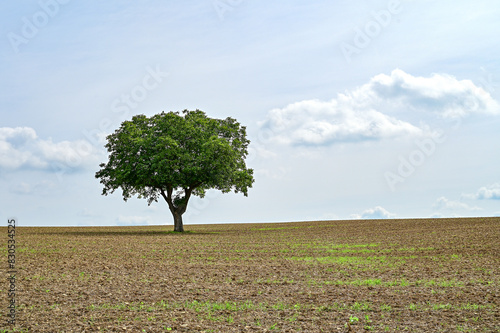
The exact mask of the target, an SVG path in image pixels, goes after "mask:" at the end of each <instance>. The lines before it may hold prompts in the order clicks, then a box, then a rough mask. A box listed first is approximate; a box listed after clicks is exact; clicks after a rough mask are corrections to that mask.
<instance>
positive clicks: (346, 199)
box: [0, 0, 500, 226]
mask: <svg viewBox="0 0 500 333" xmlns="http://www.w3.org/2000/svg"><path fill="white" fill-rule="evenodd" d="M0 9H1V10H0V36H1V37H2V38H0V58H1V61H0V70H1V73H2V75H1V77H0V88H1V92H2V93H1V94H0V110H1V112H2V117H1V123H0V184H1V186H0V202H1V203H2V204H1V205H0V218H1V219H3V220H5V221H6V220H7V218H10V217H16V218H17V219H18V221H19V224H20V225H33V226H35V225H36V226H49V225H53V226H64V225H68V226H78V225H95V226H100V225H144V224H166V225H172V224H173V221H172V217H171V214H170V212H169V210H168V207H167V205H166V203H165V202H161V201H159V202H158V203H153V204H152V205H151V206H148V205H147V202H146V201H145V200H140V199H137V198H132V199H130V200H129V201H128V202H124V201H123V200H122V198H121V193H119V192H116V193H115V194H113V195H111V196H107V197H105V196H102V195H101V190H102V187H101V185H100V184H99V181H98V180H96V179H95V178H94V174H95V172H96V171H97V170H98V169H99V167H98V165H99V163H101V162H105V161H106V151H105V150H104V147H103V146H104V143H105V141H104V138H105V136H106V135H107V134H109V133H111V132H112V131H113V130H114V129H116V128H117V127H118V126H119V125H120V123H121V122H122V121H124V120H127V119H130V118H131V117H132V116H133V115H135V114H146V115H148V116H150V115H153V114H156V113H159V112H161V111H177V110H183V109H196V108H198V109H201V110H203V111H205V112H206V113H207V114H208V115H209V116H211V117H217V118H225V117H227V116H231V117H234V118H236V119H238V120H239V121H240V122H241V123H242V124H243V125H245V126H247V132H248V135H249V138H250V140H251V142H252V143H251V146H250V155H249V156H248V159H247V161H248V163H247V164H248V165H249V167H252V168H254V170H255V180H256V181H255V184H254V186H253V188H252V189H250V191H249V196H248V197H244V196H243V195H241V194H240V195H236V194H220V193H219V192H215V191H213V192H210V193H209V194H208V195H207V197H206V198H204V199H198V198H194V199H192V201H191V202H190V204H189V207H188V210H187V212H186V214H185V215H184V222H185V224H186V225H189V224H195V223H226V222H278V221H302V220H318V219H322V220H325V219H358V218H410V217H422V218H426V217H450V216H500V173H499V171H498V170H499V165H500V140H499V139H500V137H499V131H498V129H499V128H500V59H499V57H498V54H500V37H499V36H498V31H500V21H499V20H498V17H500V5H499V4H498V1H494V0H491V1H488V0H482V1H476V2H473V3H472V2H470V1H447V0H443V1H425V0H419V1H416V0H415V1H410V0H400V1H397V0H391V1H307V2H306V1H294V0H287V1H273V2H269V1H248V0H203V1H192V0H191V1H182V2H181V1H154V0H150V1H141V2H137V1H106V2H97V1H86V2H81V1H75V0H72V1H70V0H40V1H22V2H21V1H15V2H3V3H2V4H1V5H0Z"/></svg>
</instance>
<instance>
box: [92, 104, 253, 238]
mask: <svg viewBox="0 0 500 333" xmlns="http://www.w3.org/2000/svg"><path fill="white" fill-rule="evenodd" d="M107 140H108V143H107V144H106V148H107V150H108V152H109V161H108V163H101V164H100V165H99V166H100V167H101V170H99V171H98V172H96V174H95V177H96V178H100V182H101V183H102V184H103V185H104V189H103V191H102V194H103V195H108V194H111V193H113V192H114V191H115V190H116V189H118V188H120V187H121V189H122V191H123V200H125V201H127V199H129V198H131V197H132V196H134V195H136V194H137V195H138V197H139V198H144V199H147V200H148V205H151V203H152V202H153V201H155V202H157V201H158V198H159V197H160V196H162V197H163V198H164V199H165V201H166V202H167V204H168V207H169V209H170V211H171V212H172V215H173V217H174V231H178V232H182V231H184V227H183V224H182V214H184V212H185V211H186V208H187V205H188V202H189V198H190V197H191V195H197V196H199V197H201V198H203V197H204V196H205V193H206V191H207V190H208V189H217V190H220V191H222V192H223V193H227V192H230V191H231V190H233V191H234V192H235V193H238V192H243V194H244V195H245V196H247V195H248V188H249V187H252V183H253V182H254V179H253V170H252V169H247V167H246V164H245V157H246V156H247V154H248V151H247V146H248V144H249V143H250V141H249V140H247V138H246V128H245V127H244V126H240V124H239V123H238V122H237V121H236V120H235V119H233V118H230V117H228V118H226V119H213V118H209V117H207V115H206V114H205V113H204V112H203V111H200V110H196V111H188V110H184V111H182V114H180V113H179V112H168V113H165V112H162V113H160V114H157V115H154V116H152V117H149V118H148V117H146V116H145V115H137V116H134V117H133V118H132V120H131V121H124V122H123V123H122V124H121V126H120V128H119V129H117V130H116V131H115V132H114V133H113V134H110V135H109V136H108V137H107Z"/></svg>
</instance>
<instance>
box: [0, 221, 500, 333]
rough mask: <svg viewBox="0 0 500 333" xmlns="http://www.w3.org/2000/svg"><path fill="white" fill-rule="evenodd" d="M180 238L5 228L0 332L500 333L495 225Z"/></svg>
mask: <svg viewBox="0 0 500 333" xmlns="http://www.w3.org/2000/svg"><path fill="white" fill-rule="evenodd" d="M185 227H186V230H188V231H190V233H186V234H174V233H169V232H168V231H170V230H171V229H172V226H158V227H157V226H153V227H99V228H97V227H95V228H94V227H92V228H31V227H23V228H17V235H16V243H17V253H16V264H17V269H18V273H17V281H16V288H17V296H16V301H17V304H18V309H17V317H16V320H17V321H16V326H15V327H10V326H9V325H7V305H8V303H7V289H8V284H7V282H6V280H5V279H2V283H1V284H0V289H1V290H0V294H1V295H2V296H1V297H0V301H1V302H0V314H1V317H0V327H4V330H2V329H0V332H14V331H16V332H17V331H19V332H21V331H25V332H26V331H27V332H100V331H102V332H265V331H276V332H349V331H350V332H364V331H373V332H387V331H389V332H398V331H405V330H406V331H409V332H460V331H461V332H476V331H477V332H499V331H500V311H499V305H500V278H499V266H500V265H499V264H500V263H499V261H500V260H499V259H500V258H499V253H500V252H499V245H500V241H499V240H500V218H473V219H411V220H363V221H322V222H300V223H281V224H233V225H187V226H185ZM1 232H2V233H1V234H0V235H4V236H3V237H4V239H5V244H6V243H7V230H6V228H2V231H1ZM2 243H3V242H2ZM1 260H2V262H3V263H4V264H1V269H0V273H1V274H2V276H7V251H6V247H5V246H2V256H1Z"/></svg>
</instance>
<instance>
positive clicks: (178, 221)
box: [172, 212, 184, 232]
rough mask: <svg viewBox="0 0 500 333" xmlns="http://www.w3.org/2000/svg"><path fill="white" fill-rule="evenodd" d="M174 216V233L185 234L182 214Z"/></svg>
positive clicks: (175, 213) (176, 213)
mask: <svg viewBox="0 0 500 333" xmlns="http://www.w3.org/2000/svg"><path fill="white" fill-rule="evenodd" d="M172 215H173V216H174V231H175V232H184V225H183V224H182V213H178V212H173V213H172Z"/></svg>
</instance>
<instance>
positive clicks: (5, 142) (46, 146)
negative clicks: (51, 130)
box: [0, 127, 98, 171]
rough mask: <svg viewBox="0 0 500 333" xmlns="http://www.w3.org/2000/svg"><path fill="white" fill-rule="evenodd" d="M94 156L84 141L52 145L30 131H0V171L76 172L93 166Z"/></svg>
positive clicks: (50, 140)
mask: <svg viewBox="0 0 500 333" xmlns="http://www.w3.org/2000/svg"><path fill="white" fill-rule="evenodd" d="M97 154H98V151H97V149H96V148H95V147H93V146H92V145H91V144H90V143H89V142H87V141H85V140H77V141H61V142H52V139H50V138H49V139H47V140H43V139H40V138H39V137H38V136H37V134H36V132H35V130H34V129H33V128H30V127H16V128H10V127H2V128H0V169H5V170H15V169H22V168H25V169H38V170H46V171H50V170H53V171H54V170H61V169H62V168H64V169H79V168H82V167H84V166H86V165H89V164H90V163H93V162H96V157H97Z"/></svg>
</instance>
